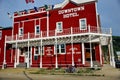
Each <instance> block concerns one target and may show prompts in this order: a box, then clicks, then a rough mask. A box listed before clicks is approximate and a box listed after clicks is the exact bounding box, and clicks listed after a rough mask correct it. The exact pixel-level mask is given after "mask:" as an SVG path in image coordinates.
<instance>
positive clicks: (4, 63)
mask: <svg viewBox="0 0 120 80" xmlns="http://www.w3.org/2000/svg"><path fill="white" fill-rule="evenodd" d="M4 65H6V35H5V43H4V60H3V65H2V69H4V68H5V66H4Z"/></svg>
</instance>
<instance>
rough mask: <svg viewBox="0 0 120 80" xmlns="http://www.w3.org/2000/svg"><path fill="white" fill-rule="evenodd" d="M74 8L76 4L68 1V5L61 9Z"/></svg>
mask: <svg viewBox="0 0 120 80" xmlns="http://www.w3.org/2000/svg"><path fill="white" fill-rule="evenodd" d="M76 6H77V4H76V3H74V2H72V1H70V2H69V3H67V4H66V5H64V6H63V7H62V9H68V8H73V7H76Z"/></svg>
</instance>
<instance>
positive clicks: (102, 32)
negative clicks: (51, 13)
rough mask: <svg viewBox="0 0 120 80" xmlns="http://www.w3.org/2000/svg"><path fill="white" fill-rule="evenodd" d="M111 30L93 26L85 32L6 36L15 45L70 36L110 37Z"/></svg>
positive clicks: (65, 30)
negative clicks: (16, 43)
mask: <svg viewBox="0 0 120 80" xmlns="http://www.w3.org/2000/svg"><path fill="white" fill-rule="evenodd" d="M111 32H112V30H111V29H110V28H97V27H94V26H89V27H88V28H87V29H86V30H80V28H79V27H76V28H72V27H71V28H68V29H63V31H62V32H57V31H55V30H51V31H49V32H47V31H41V33H40V34H37V35H36V34H35V33H27V34H24V35H22V36H19V35H13V36H6V42H7V43H15V42H16V41H18V42H22V41H28V40H29V41H33V40H41V39H54V38H59V37H70V36H84V35H96V36H111Z"/></svg>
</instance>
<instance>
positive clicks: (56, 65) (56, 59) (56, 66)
mask: <svg viewBox="0 0 120 80" xmlns="http://www.w3.org/2000/svg"><path fill="white" fill-rule="evenodd" d="M55 54H56V58H55V61H56V62H55V68H58V56H57V29H55Z"/></svg>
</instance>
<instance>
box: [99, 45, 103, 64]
mask: <svg viewBox="0 0 120 80" xmlns="http://www.w3.org/2000/svg"><path fill="white" fill-rule="evenodd" d="M99 52H100V64H101V65H102V64H103V61H102V49H101V44H99Z"/></svg>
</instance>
